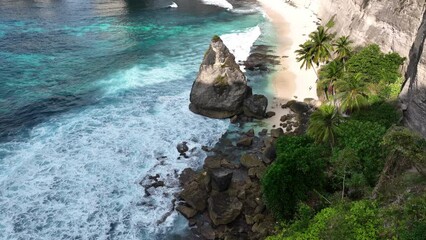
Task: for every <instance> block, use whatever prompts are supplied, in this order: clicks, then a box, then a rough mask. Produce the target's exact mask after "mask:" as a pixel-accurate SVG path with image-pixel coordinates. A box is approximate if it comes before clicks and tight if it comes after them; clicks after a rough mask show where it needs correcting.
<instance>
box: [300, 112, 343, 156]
mask: <svg viewBox="0 0 426 240" xmlns="http://www.w3.org/2000/svg"><path fill="white" fill-rule="evenodd" d="M340 119H341V117H340V115H339V112H338V111H337V108H336V107H335V106H333V105H328V104H325V105H322V106H321V107H320V108H318V109H317V110H316V111H315V112H314V113H312V115H311V118H310V119H309V126H308V130H307V134H308V135H309V136H310V137H312V138H314V139H315V141H316V142H320V143H329V144H330V146H331V147H333V145H334V144H335V137H336V134H337V132H338V130H339V129H338V125H339V123H340Z"/></svg>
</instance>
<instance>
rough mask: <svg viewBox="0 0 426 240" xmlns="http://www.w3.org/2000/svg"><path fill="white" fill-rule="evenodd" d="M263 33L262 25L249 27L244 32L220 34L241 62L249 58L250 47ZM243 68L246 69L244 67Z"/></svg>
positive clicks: (236, 58)
mask: <svg viewBox="0 0 426 240" xmlns="http://www.w3.org/2000/svg"><path fill="white" fill-rule="evenodd" d="M261 34H262V32H261V30H260V27H259V26H256V27H253V28H249V29H247V30H246V31H244V32H236V33H230V34H224V35H222V36H220V38H221V39H222V40H223V42H224V43H225V45H226V46H227V47H228V49H229V50H230V51H231V52H232V53H233V54H234V56H235V60H236V61H237V62H239V63H241V62H243V61H245V60H247V58H248V56H249V55H250V49H251V47H252V46H253V44H254V43H255V42H256V40H257V39H258V38H259V36H260V35H261ZM241 70H243V71H244V69H243V67H241Z"/></svg>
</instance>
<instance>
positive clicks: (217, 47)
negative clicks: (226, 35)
mask: <svg viewBox="0 0 426 240" xmlns="http://www.w3.org/2000/svg"><path fill="white" fill-rule="evenodd" d="M250 93H251V91H250V88H249V87H248V86H247V79H246V77H245V76H244V74H243V72H242V71H241V69H240V66H239V65H238V64H237V63H236V62H235V57H234V55H232V53H231V52H230V51H229V50H228V48H227V47H226V46H225V44H224V43H223V41H222V40H221V39H220V38H219V37H217V36H215V37H213V39H212V41H211V43H210V47H209V49H208V50H207V52H206V53H205V55H204V59H203V62H202V63H201V66H200V70H199V72H198V76H197V79H196V80H195V82H194V84H193V85H192V89H191V95H190V101H191V103H190V106H189V108H190V110H191V111H192V112H194V113H197V114H201V115H204V116H207V117H211V118H229V117H232V116H234V115H238V114H239V113H241V112H242V111H243V109H242V106H243V102H244V99H245V98H247V97H248V96H249V95H250Z"/></svg>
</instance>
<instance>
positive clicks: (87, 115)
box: [0, 76, 228, 240]
mask: <svg viewBox="0 0 426 240" xmlns="http://www.w3.org/2000/svg"><path fill="white" fill-rule="evenodd" d="M157 77H158V76H157ZM166 87H167V86H166ZM163 90H164V91H166V92H167V91H168V90H167V89H163ZM169 91H170V90H169ZM157 95H158V92H155V93H151V94H150V93H148V92H144V93H141V94H139V95H136V96H135V95H131V96H130V97H127V98H123V97H122V96H120V95H117V97H116V99H115V101H114V103H113V104H110V103H104V104H100V105H96V106H93V107H89V108H86V109H84V110H82V111H80V112H74V113H70V114H67V115H62V116H58V117H56V119H51V120H50V121H48V122H45V123H43V124H41V125H39V126H37V127H35V128H34V129H33V130H32V132H31V135H30V136H29V138H28V139H27V140H26V141H25V142H8V143H1V144H0V155H1V156H2V159H0V175H1V176H3V178H2V179H0V215H1V217H0V239H70V238H82V239H109V238H111V239H123V240H124V239H125V240H128V239H155V238H153V235H152V234H154V233H155V234H159V233H166V232H167V231H169V230H170V228H171V227H172V225H173V223H174V221H175V220H176V218H177V214H176V212H172V213H171V215H170V216H168V214H169V213H170V211H171V210H172V209H173V203H172V200H173V199H174V194H175V193H176V192H177V191H178V190H179V186H178V182H177V178H176V174H177V173H179V172H180V171H182V169H184V168H186V167H198V166H200V164H201V163H202V159H203V157H204V156H205V155H204V152H203V151H201V150H200V148H201V146H202V145H207V146H212V145H213V144H214V143H215V142H216V141H217V140H218V139H219V137H220V136H221V135H222V134H223V132H224V131H225V130H226V129H227V126H228V123H227V121H220V120H212V119H207V118H204V117H201V116H198V115H195V114H192V113H191V112H190V111H189V110H188V106H187V103H188V102H189V100H188V96H189V92H183V93H182V94H179V95H177V96H167V95H166V96H164V95H163V96H161V97H158V96H157ZM194 126H200V127H197V128H194ZM201 126H202V127H201ZM181 141H187V142H188V145H189V147H190V148H196V150H195V151H194V154H193V157H191V158H190V159H178V155H179V154H178V152H177V151H176V148H175V147H176V144H177V143H179V142H181ZM156 174H159V176H160V177H159V180H162V181H164V183H165V187H159V188H157V189H155V188H150V189H149V190H148V191H149V194H150V195H149V196H147V195H145V192H144V188H143V187H142V186H141V185H140V184H139V183H140V182H141V181H142V180H144V179H145V177H146V176H147V175H156ZM167 216H168V217H167Z"/></svg>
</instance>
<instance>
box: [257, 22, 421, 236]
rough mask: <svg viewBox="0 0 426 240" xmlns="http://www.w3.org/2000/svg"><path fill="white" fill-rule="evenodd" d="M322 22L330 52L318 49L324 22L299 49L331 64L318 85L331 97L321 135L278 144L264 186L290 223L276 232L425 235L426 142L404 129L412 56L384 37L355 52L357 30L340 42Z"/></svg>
mask: <svg viewBox="0 0 426 240" xmlns="http://www.w3.org/2000/svg"><path fill="white" fill-rule="evenodd" d="M322 29H327V31H326V32H323V33H327V34H329V35H328V38H321V39H326V42H327V44H328V43H331V44H332V48H333V51H334V52H333V53H332V54H330V55H329V56H328V57H329V58H325V57H324V58H321V57H320V56H322V55H321V54H323V53H324V52H325V51H323V50H324V49H322V50H321V51H318V52H319V53H318V52H317V51H314V50H313V49H314V48H313V45H315V43H314V41H313V40H314V36H318V35H319V34H321V32H320V31H319V30H320V28H319V29H318V30H317V31H316V32H314V33H311V34H310V36H309V39H308V41H307V42H306V43H305V44H303V45H300V46H301V48H300V49H299V50H298V51H297V52H296V53H297V54H298V57H299V58H298V61H300V62H301V63H302V67H303V66H305V67H306V68H310V67H313V65H314V64H315V65H317V64H319V63H325V64H324V65H323V66H322V67H321V68H320V70H319V75H318V77H319V79H318V82H317V92H318V93H319V96H320V97H322V100H323V101H324V102H326V103H325V104H324V105H323V106H322V107H320V108H319V109H317V110H316V111H315V112H314V113H312V115H311V118H310V121H309V126H308V131H307V135H308V136H309V137H312V138H313V140H315V142H313V140H310V139H309V138H307V137H306V136H299V137H284V138H282V139H280V140H279V142H278V144H277V153H278V158H277V161H276V162H275V163H274V164H273V165H271V166H270V167H269V168H268V170H267V174H266V175H265V177H264V178H263V180H262V184H263V194H264V196H265V200H266V203H267V207H268V208H269V209H270V210H271V211H272V212H274V213H276V215H277V217H278V218H279V219H280V220H282V221H281V225H280V230H279V232H278V234H277V235H276V236H271V237H269V238H268V239H269V240H281V239H407V240H408V239H424V236H426V194H425V192H426V140H425V139H423V138H422V137H420V136H419V135H417V134H415V133H413V132H412V131H411V130H409V129H408V128H405V127H402V126H397V125H398V124H399V122H400V119H401V112H400V111H398V110H397V108H396V101H395V99H396V97H397V95H398V94H399V91H400V87H401V82H402V80H401V79H402V76H401V73H400V67H401V65H402V64H403V62H404V60H405V59H404V58H402V57H401V56H399V55H398V54H397V53H392V52H391V53H383V52H382V51H381V50H380V47H379V46H378V45H376V44H371V45H368V46H365V47H359V48H357V49H358V50H355V51H353V50H352V49H354V48H353V47H352V46H351V41H350V39H349V38H348V37H341V38H339V39H337V40H335V39H334V35H333V34H330V33H329V32H328V30H329V29H328V27H322ZM318 39H320V38H318ZM324 46H325V45H324ZM316 54H318V55H317V56H316ZM324 143H326V144H324ZM327 143H328V144H327ZM320 148H322V150H321V151H320V150H319V149H320ZM323 153H326V154H323ZM314 167H317V168H318V169H321V171H323V172H322V174H321V173H320V172H317V171H318V169H313V168H314ZM311 174H312V175H311ZM295 179H297V181H296V180H295ZM324 200H325V201H324Z"/></svg>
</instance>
